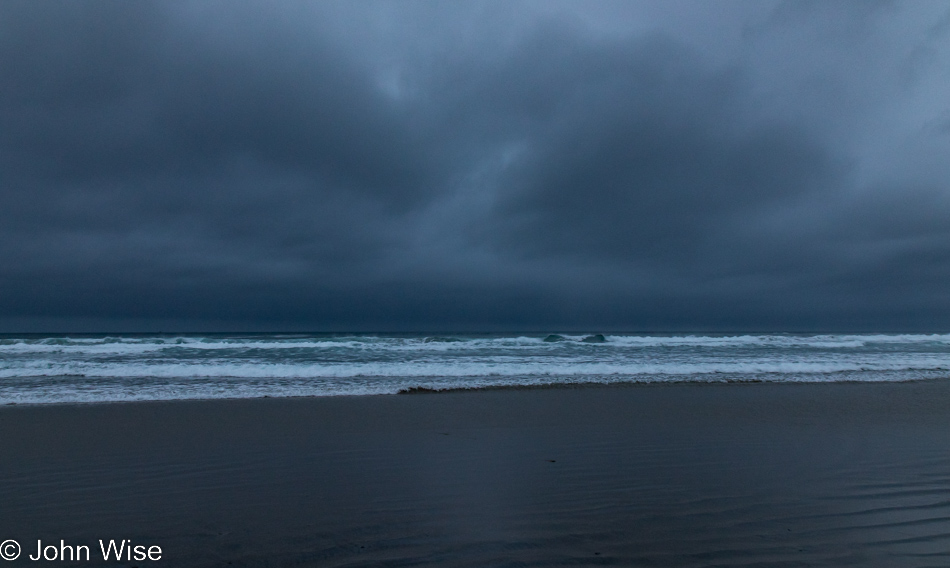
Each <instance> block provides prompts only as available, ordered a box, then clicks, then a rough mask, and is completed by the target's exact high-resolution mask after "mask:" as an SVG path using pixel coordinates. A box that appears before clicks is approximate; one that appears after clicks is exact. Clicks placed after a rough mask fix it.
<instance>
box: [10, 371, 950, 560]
mask: <svg viewBox="0 0 950 568" xmlns="http://www.w3.org/2000/svg"><path fill="white" fill-rule="evenodd" d="M0 440H2V441H3V454H4V459H3V460H2V462H0V480H2V483H0V503H3V507H2V520H0V537H2V539H15V540H16V541H18V543H20V544H21V546H22V550H23V554H22V556H21V557H20V558H19V559H18V560H16V561H15V562H13V563H12V565H24V564H28V563H29V562H30V560H28V555H30V554H32V555H36V550H37V546H38V545H37V541H38V540H39V541H41V545H42V546H46V545H47V544H49V543H55V544H56V545H57V546H59V545H60V544H61V541H62V542H65V543H66V544H67V545H83V544H84V545H89V546H90V548H91V550H92V561H93V562H95V561H96V560H97V556H99V548H98V547H99V545H98V541H99V540H100V539H103V540H105V541H106V542H108V540H110V539H116V540H117V541H118V540H120V539H125V540H128V541H131V542H132V543H134V544H136V545H155V546H160V547H161V550H162V557H161V559H160V560H156V561H145V562H144V563H137V564H136V563H135V562H132V564H136V565H147V564H154V565H161V564H165V565H174V566H221V565H232V566H424V565H432V566H488V565H492V566H558V565H592V566H594V565H596V566H600V565H643V566H734V565H769V566H773V565H774V566H795V565H809V566H816V565H822V566H832V565H855V566H898V565H899V566H940V565H947V564H948V563H950V381H948V380H934V381H921V382H907V383H834V384H769V383H762V384H755V383H752V384H749V383H745V384H675V385H669V384H667V385H631V386H609V387H574V388H571V387H558V388H539V389H497V390H481V391H472V392H464V391H461V392H448V393H434V394H417V395H384V396H344V397H314V398H285V399H277V398H264V399H245V400H215V401H173V402H137V403H111V404H74V405H35V406H18V405H10V406H6V407H3V408H0ZM98 560H99V561H100V563H101V558H99V559H98ZM40 562H44V561H43V560H41V561H40ZM57 563H58V564H70V563H69V562H61V561H58V562H57ZM127 564H128V563H127Z"/></svg>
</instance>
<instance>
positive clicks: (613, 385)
mask: <svg viewBox="0 0 950 568" xmlns="http://www.w3.org/2000/svg"><path fill="white" fill-rule="evenodd" d="M941 382H946V383H948V384H950V375H948V376H946V377H929V378H909V379H900V380H878V381H862V380H836V381H794V380H786V381H770V380H766V379H723V380H716V381H711V380H675V381H656V380H643V381H616V382H598V381H586V382H573V383H569V382H552V383H540V384H524V385H519V384H504V385H487V386H479V387H464V386H460V387H447V388H430V387H415V386H414V387H405V388H401V389H399V390H398V391H396V392H387V393H370V394H311V395H274V396H272V395H263V396H253V397H252V396H247V397H244V396H235V397H213V398H156V399H131V400H88V401H85V400H83V401H53V402H5V403H0V412H3V411H4V409H8V408H35V407H41V408H45V407H59V406H98V405H114V404H117V405H125V404H155V403H203V402H210V403H213V402H219V401H220V402H226V401H248V400H311V399H344V398H355V399H360V398H373V397H391V396H400V397H402V396H406V395H411V396H417V395H444V394H456V393H479V392H520V391H546V390H584V389H637V388H676V387H698V388H705V387H711V388H712V387H732V386H735V387H740V386H743V385H748V386H753V385H783V386H802V387H807V386H819V385H902V384H917V383H941Z"/></svg>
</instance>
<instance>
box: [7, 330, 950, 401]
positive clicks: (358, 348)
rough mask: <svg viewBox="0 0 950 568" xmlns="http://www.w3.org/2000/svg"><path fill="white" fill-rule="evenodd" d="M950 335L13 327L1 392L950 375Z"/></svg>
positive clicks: (165, 396)
mask: <svg viewBox="0 0 950 568" xmlns="http://www.w3.org/2000/svg"><path fill="white" fill-rule="evenodd" d="M948 369H950V335H908V334H904V335H880V334H877V335H853V334H852V335H787V334H782V335H741V336H738V335H737V336H711V335H710V336H702V335H680V336H673V335H670V336H656V335H654V336H648V335H607V336H604V337H600V336H589V335H567V334H561V335H550V334H542V335H517V336H514V335H512V336H504V335H494V336H489V335H478V336H465V335H442V336H431V335H430V336H426V335H418V336H407V335H400V336H378V335H350V336H342V335H341V336H330V335H286V334H284V335H277V334H272V335H232V336H228V335H213V336H97V337H92V336H84V337H27V338H24V337H4V338H0V404H11V403H17V404H42V403H67V402H107V401H129V400H174V399H204V398H246V397H260V396H273V397H280V396H332V395H366V394H392V393H397V392H400V391H406V390H410V389H417V390H418V389H431V390H455V389H478V388H499V387H533V386H549V385H559V384H589V383H595V384H613V383H643V382H749V381H773V382H839V381H909V380H924V379H938V378H945V377H947V376H950V371H948Z"/></svg>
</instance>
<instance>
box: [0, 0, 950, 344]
mask: <svg viewBox="0 0 950 568" xmlns="http://www.w3.org/2000/svg"><path fill="white" fill-rule="evenodd" d="M713 7H715V8H716V9H715V10H712V8H713ZM0 12H2V13H0V61H2V63H0V85H2V88H0V331H27V330H41V329H45V330H55V329H77V330H79V329H84V330H96V329H127V330H133V329H142V330H150V329H158V328H164V329H182V330H184V329H201V328H205V329H210V328H215V329H313V330H320V329H339V330H345V329H376V330H408V329H435V328H440V329H458V330H465V329H484V330H493V329H523V330H530V329H537V330H548V329H624V330H686V329H690V330H735V329H745V330H757V329H768V330H818V329H826V330H838V329H877V330H891V329H893V330H898V329H919V330H928V329H932V330H946V328H947V326H948V325H950V292H948V291H947V286H946V284H945V283H946V282H948V281H950V160H948V159H947V156H948V155H950V107H948V106H947V102H946V96H945V95H946V93H947V92H948V87H950V10H948V9H946V8H945V7H943V6H941V5H939V4H930V5H924V4H912V5H908V4H900V3H893V4H892V3H888V2H878V3H872V2H844V1H841V2H815V3H811V2H789V3H785V2H776V3H765V2H752V3H748V2H733V3H717V4H716V5H715V6H712V5H709V4H706V3H699V2H696V3H694V2H663V3H629V2H622V3H611V2H599V3H598V2H590V3H584V4H580V3H565V4H560V3H555V2H542V3H531V2H523V3H511V2H503V3H494V2H468V3H464V4H463V3H432V2H416V3H378V4H377V3H344V2H340V3H320V4H317V5H314V4H312V3H295V2H282V3H277V4H275V3H264V2H262V3H257V4H255V3H244V4H242V5H241V6H240V7H235V6H233V5H232V4H227V3H214V2H209V3H201V4H194V3H161V4H145V3H118V2H116V3H67V2H62V3H35V2H8V3H5V4H3V6H2V7H0Z"/></svg>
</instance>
